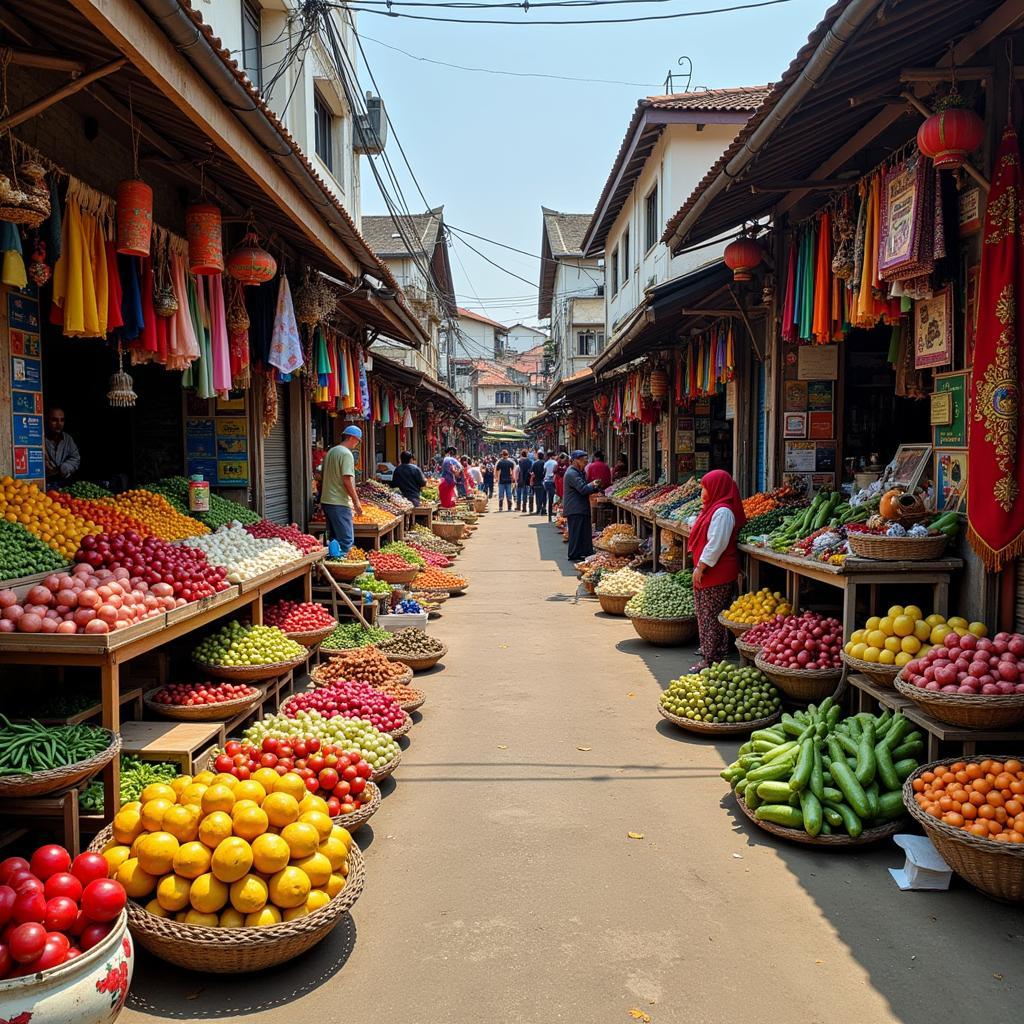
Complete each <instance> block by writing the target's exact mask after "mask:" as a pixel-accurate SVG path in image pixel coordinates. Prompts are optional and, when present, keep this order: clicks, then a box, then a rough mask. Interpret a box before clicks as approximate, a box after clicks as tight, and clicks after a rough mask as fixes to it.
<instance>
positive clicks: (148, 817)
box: [142, 796, 174, 832]
mask: <svg viewBox="0 0 1024 1024" xmlns="http://www.w3.org/2000/svg"><path fill="white" fill-rule="evenodd" d="M173 806H174V801H173V800H168V799H167V798H166V797H162V796H158V797H157V798H156V799H155V800H147V801H146V803H144V804H143V805H142V827H143V828H144V829H145V830H146V831H147V832H159V831H160V830H161V829H162V828H163V823H164V812H165V811H166V810H167V808H168V807H173Z"/></svg>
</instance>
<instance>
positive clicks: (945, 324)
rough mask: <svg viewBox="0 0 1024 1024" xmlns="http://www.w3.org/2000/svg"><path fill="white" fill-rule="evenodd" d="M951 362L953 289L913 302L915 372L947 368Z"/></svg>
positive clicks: (944, 289)
mask: <svg viewBox="0 0 1024 1024" xmlns="http://www.w3.org/2000/svg"><path fill="white" fill-rule="evenodd" d="M952 359H953V289H952V288H950V287H949V286H948V285H947V286H946V287H945V288H943V289H942V290H941V291H937V292H936V293H935V294H934V295H933V296H932V297H931V298H930V299H918V300H917V301H916V302H915V303H914V369H916V370H925V369H928V368H929V367H935V366H946V365H948V364H949V363H950V362H951V361H952Z"/></svg>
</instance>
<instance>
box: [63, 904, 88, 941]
mask: <svg viewBox="0 0 1024 1024" xmlns="http://www.w3.org/2000/svg"><path fill="white" fill-rule="evenodd" d="M88 925H89V918H87V917H86V916H85V914H84V913H82V911H81V910H79V911H78V917H76V918H75V923H74V924H73V925H72V926H71V927H70V928H69V929H68V934H69V935H75V936H78V935H81V934H82V932H84V931H85V929H86V927H88Z"/></svg>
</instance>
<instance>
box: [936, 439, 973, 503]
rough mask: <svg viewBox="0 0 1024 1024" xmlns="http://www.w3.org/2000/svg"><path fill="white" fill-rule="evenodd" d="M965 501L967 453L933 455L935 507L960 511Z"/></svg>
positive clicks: (943, 452)
mask: <svg viewBox="0 0 1024 1024" xmlns="http://www.w3.org/2000/svg"><path fill="white" fill-rule="evenodd" d="M966 500H967V451H966V449H962V450H960V451H955V450H949V451H941V452H936V453H935V507H936V508H939V509H942V510H944V511H948V510H950V509H957V510H959V509H962V508H963V506H964V502H965V501H966Z"/></svg>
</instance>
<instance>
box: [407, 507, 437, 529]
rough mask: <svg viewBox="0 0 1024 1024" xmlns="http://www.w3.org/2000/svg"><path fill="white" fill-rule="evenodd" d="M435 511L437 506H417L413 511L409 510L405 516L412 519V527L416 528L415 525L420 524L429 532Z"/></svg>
mask: <svg viewBox="0 0 1024 1024" xmlns="http://www.w3.org/2000/svg"><path fill="white" fill-rule="evenodd" d="M436 511H437V506H436V505H434V504H429V505H417V506H416V507H415V508H414V509H410V510H409V512H408V513H407V515H409V516H411V517H412V525H413V526H416V525H417V523H422V524H423V525H424V526H425V527H426V528H427V529H428V530H429V529H430V527H431V526H433V525H434V513H435V512H436Z"/></svg>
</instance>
